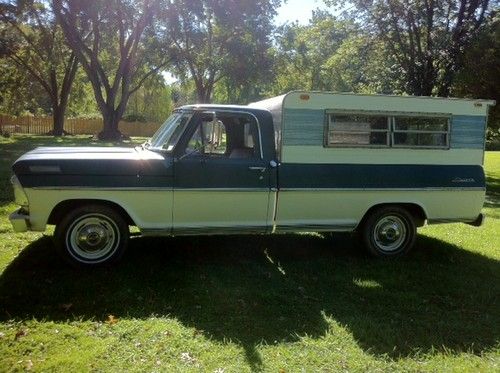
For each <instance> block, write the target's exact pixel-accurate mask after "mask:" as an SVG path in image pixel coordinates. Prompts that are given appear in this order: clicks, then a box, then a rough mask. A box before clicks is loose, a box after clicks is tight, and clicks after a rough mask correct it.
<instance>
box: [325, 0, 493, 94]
mask: <svg viewBox="0 0 500 373" xmlns="http://www.w3.org/2000/svg"><path fill="white" fill-rule="evenodd" d="M325 2H326V3H327V4H331V5H332V4H333V5H343V4H344V5H345V3H346V1H345V0H325ZM349 3H350V4H352V6H353V7H352V8H351V9H352V11H351V12H350V13H349V15H350V17H353V18H355V19H359V20H360V21H361V22H363V23H364V24H365V25H366V26H367V27H368V28H369V29H371V30H373V32H375V33H377V35H378V37H379V38H380V40H382V41H383V42H384V44H385V46H386V49H387V51H388V52H389V55H390V56H392V57H393V58H394V59H395V60H396V61H397V65H398V69H399V70H400V72H401V74H403V76H404V80H403V83H404V84H403V86H402V87H401V88H402V89H403V90H404V91H405V92H406V93H409V94H414V95H422V96H431V95H438V96H441V97H447V96H449V94H450V89H451V86H452V83H453V81H454V78H455V74H456V73H457V71H458V70H459V69H460V68H461V67H462V66H463V55H464V51H465V50H467V48H468V47H469V46H470V45H471V42H472V41H473V39H474V37H475V36H476V32H477V30H478V29H479V28H480V27H481V25H482V24H483V23H484V21H485V19H486V16H487V15H488V13H489V10H490V9H489V0H458V1H457V0H350V1H349Z"/></svg>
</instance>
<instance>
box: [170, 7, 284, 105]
mask: <svg viewBox="0 0 500 373" xmlns="http://www.w3.org/2000/svg"><path fill="white" fill-rule="evenodd" d="M279 3H280V0H256V1H247V2H242V1H238V0H173V1H171V2H168V3H167V4H166V5H165V7H164V8H163V11H162V13H161V16H160V22H161V27H160V30H162V32H161V38H162V41H163V44H164V45H165V46H166V48H167V49H168V51H169V54H170V55H171V56H172V59H173V62H174V65H175V72H176V75H177V76H179V77H180V78H181V79H182V80H186V79H191V80H192V81H193V83H194V85H195V87H196V94H197V101H198V102H210V101H211V99H212V95H213V91H214V86H215V85H216V83H217V82H219V81H221V80H222V79H225V84H227V85H229V86H230V87H231V88H233V89H239V88H241V87H242V86H246V85H248V84H253V83H254V82H255V81H256V80H259V79H262V78H263V75H264V73H265V71H266V70H269V66H270V61H269V58H268V57H269V55H268V50H269V47H270V45H271V37H270V36H271V34H272V19H273V16H274V14H275V9H276V7H277V6H278V5H279Z"/></svg>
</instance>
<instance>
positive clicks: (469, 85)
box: [452, 13, 500, 149]
mask: <svg viewBox="0 0 500 373" xmlns="http://www.w3.org/2000/svg"><path fill="white" fill-rule="evenodd" d="M499 87H500V13H496V14H494V15H492V16H491V17H490V18H489V19H488V21H487V23H486V24H485V25H484V26H483V27H482V28H481V29H480V30H479V34H478V37H477V38H476V39H475V40H474V43H472V45H471V46H470V47H469V48H468V49H467V51H466V52H465V58H464V66H463V68H462V69H461V70H460V71H459V73H458V75H457V78H456V80H455V82H454V85H453V90H452V94H453V95H454V96H458V97H470V98H490V99H494V100H496V102H497V105H496V106H494V107H492V108H490V116H489V121H488V141H489V142H490V143H496V144H497V145H496V146H498V147H499V149H500V90H499Z"/></svg>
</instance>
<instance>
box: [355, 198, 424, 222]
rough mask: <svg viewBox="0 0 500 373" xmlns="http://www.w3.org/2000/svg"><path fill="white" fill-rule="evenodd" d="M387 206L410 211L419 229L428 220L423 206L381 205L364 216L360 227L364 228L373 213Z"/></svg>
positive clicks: (406, 204)
mask: <svg viewBox="0 0 500 373" xmlns="http://www.w3.org/2000/svg"><path fill="white" fill-rule="evenodd" d="M387 206H394V207H401V208H404V209H405V210H406V211H408V212H409V213H410V214H411V215H412V216H413V218H414V219H415V225H416V226H417V227H422V226H423V225H424V224H425V220H426V219H427V216H426V215H425V211H424V209H423V208H422V206H420V205H417V204H416V203H381V204H378V205H375V206H372V207H370V208H369V209H368V211H367V212H366V213H365V215H364V216H363V219H361V221H360V222H359V224H358V227H361V226H363V224H364V223H365V221H366V219H368V217H369V216H370V215H371V214H372V213H373V211H375V210H378V209H379V208H382V207H387Z"/></svg>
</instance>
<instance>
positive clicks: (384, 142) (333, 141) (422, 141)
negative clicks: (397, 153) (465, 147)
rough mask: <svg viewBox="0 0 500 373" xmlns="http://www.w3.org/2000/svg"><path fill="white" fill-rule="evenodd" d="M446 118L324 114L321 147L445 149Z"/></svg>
mask: <svg viewBox="0 0 500 373" xmlns="http://www.w3.org/2000/svg"><path fill="white" fill-rule="evenodd" d="M449 144H450V121H449V118H448V117H446V116H436V117H431V116H425V115H415V116H408V115H404V114H402V115H399V114H393V115H387V114H386V115H382V114H358V113H352V114H351V113H348V114H346V113H327V127H326V131H325V146H327V147H346V146H347V147H367V146H368V147H394V148H431V149H448V148H449Z"/></svg>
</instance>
